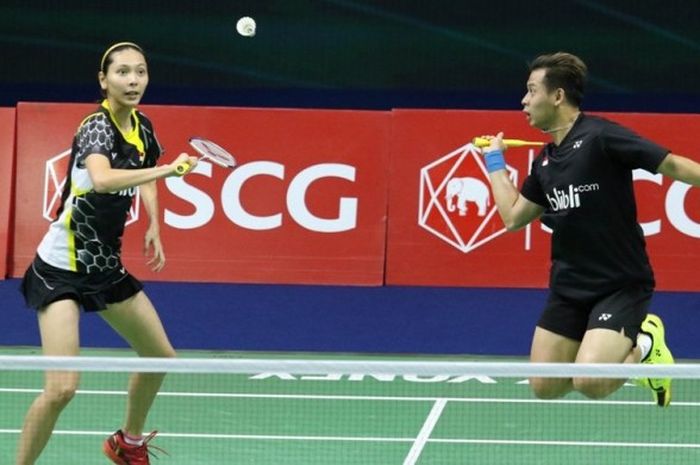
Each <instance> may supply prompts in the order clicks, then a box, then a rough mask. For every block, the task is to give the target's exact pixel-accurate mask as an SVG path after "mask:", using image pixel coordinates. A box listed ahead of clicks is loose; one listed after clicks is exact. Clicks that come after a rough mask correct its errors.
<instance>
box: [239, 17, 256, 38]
mask: <svg viewBox="0 0 700 465" xmlns="http://www.w3.org/2000/svg"><path fill="white" fill-rule="evenodd" d="M236 30H237V31H238V33H239V34H240V35H242V36H243V37H253V36H254V35H255V20H254V19H253V18H251V17H250V16H244V17H242V18H241V19H239V20H238V22H237V23H236Z"/></svg>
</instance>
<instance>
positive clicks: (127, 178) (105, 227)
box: [16, 42, 197, 465]
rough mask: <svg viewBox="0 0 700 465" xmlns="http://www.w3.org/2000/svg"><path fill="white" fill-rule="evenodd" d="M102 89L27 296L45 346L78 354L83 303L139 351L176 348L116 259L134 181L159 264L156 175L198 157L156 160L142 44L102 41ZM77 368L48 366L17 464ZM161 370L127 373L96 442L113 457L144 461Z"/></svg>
mask: <svg viewBox="0 0 700 465" xmlns="http://www.w3.org/2000/svg"><path fill="white" fill-rule="evenodd" d="M98 77H99V83H100V87H101V88H102V92H103V94H104V96H105V99H104V101H103V102H102V104H101V105H100V107H99V108H98V109H97V111H96V112H94V113H92V114H90V115H88V116H87V117H86V118H85V119H84V120H83V122H82V123H81V124H80V127H79V128H78V131H77V133H76V135H75V138H74V140H73V146H72V150H71V158H70V165H69V168H68V180H67V181H66V184H65V188H64V192H63V196H62V201H61V207H60V209H59V212H58V218H57V219H56V221H54V222H53V223H51V225H50V227H49V230H48V232H47V233H46V235H45V236H44V238H43V240H42V241H41V244H40V245H39V247H38V250H37V254H36V257H35V259H34V262H33V263H32V264H31V265H30V267H29V268H28V270H27V272H26V273H25V276H24V280H23V281H22V292H23V294H24V297H25V300H26V302H27V305H28V306H30V307H33V308H35V309H36V310H37V317H38V321H39V331H40V333H41V341H42V350H43V353H44V354H45V355H64V356H74V355H78V351H79V346H78V345H79V334H78V332H79V331H78V320H79V318H80V308H81V307H82V309H83V310H84V311H86V312H98V313H99V315H100V316H101V317H102V318H104V319H105V320H106V321H107V323H109V325H110V326H112V328H114V329H115V330H116V331H117V332H118V333H119V334H120V335H121V336H122V337H123V338H124V339H125V340H126V341H127V342H128V343H129V345H131V347H133V348H134V349H135V350H136V352H137V353H138V354H139V355H140V356H147V357H173V356H175V350H174V349H173V347H172V345H171V344H170V341H169V340H168V337H167V335H166V333H165V330H164V329H163V325H162V324H161V321H160V319H159V317H158V314H157V313H156V310H155V308H154V307H153V304H152V303H151V301H150V300H149V299H148V297H147V296H146V294H145V293H144V292H143V290H142V289H143V285H142V284H141V283H140V282H139V281H138V280H137V279H136V278H135V277H133V276H132V275H131V274H129V272H128V271H126V269H125V268H124V266H123V265H122V263H121V260H120V255H121V250H120V249H121V236H122V233H123V232H124V224H125V221H126V216H127V212H128V211H129V208H130V206H131V202H132V198H133V195H134V194H135V189H134V188H135V187H136V186H139V187H140V189H141V198H142V199H143V202H144V206H145V208H146V211H147V213H148V217H149V221H150V224H149V227H148V229H147V231H146V235H145V243H144V245H145V250H146V251H147V252H151V253H152V256H151V257H150V260H149V263H150V265H151V266H152V268H153V269H154V270H156V271H158V270H160V269H161V268H162V267H163V266H164V265H165V255H164V252H163V246H162V244H161V240H160V233H159V221H158V217H159V213H158V201H157V192H156V180H157V179H159V178H164V177H167V176H175V175H177V174H176V169H177V166H178V165H181V164H183V163H185V164H186V165H187V167H188V168H187V169H186V171H185V172H184V173H183V174H186V173H187V172H189V170H191V169H192V168H194V166H195V165H196V164H197V158H195V157H191V156H189V155H188V154H186V153H183V154H180V156H178V157H177V158H176V159H175V160H174V161H173V162H172V163H170V164H164V165H157V161H158V158H159V157H160V154H161V148H160V145H159V144H158V141H157V139H156V137H155V135H154V132H153V126H152V125H151V122H150V121H149V120H148V118H147V117H146V116H145V115H144V114H143V113H141V112H139V111H137V110H136V105H137V104H138V103H139V102H140V100H141V97H142V95H143V93H144V91H145V90H146V86H147V85H148V68H147V65H146V58H145V55H144V52H143V50H142V49H141V47H139V46H138V45H136V44H133V43H130V42H122V43H118V44H115V45H113V46H111V47H109V48H108V49H107V51H106V52H105V53H104V55H103V57H102V62H101V64H100V71H99V74H98ZM78 377H79V375H78V373H67V372H51V371H49V372H47V373H46V377H45V385H44V390H43V392H42V393H41V394H40V395H39V396H38V397H37V398H36V399H35V400H34V402H33V403H32V405H31V407H30V408H29V412H28V413H27V415H26V418H25V422H24V426H23V428H22V433H21V435H20V438H19V445H18V450H17V462H16V463H17V465H30V464H33V463H35V461H36V460H37V459H38V457H39V455H40V454H41V452H42V450H43V449H44V447H45V446H46V444H47V442H48V440H49V438H50V436H51V433H52V431H53V428H54V425H55V424H56V420H57V419H58V416H59V414H60V413H61V411H62V410H63V409H64V408H65V406H66V405H67V404H68V402H69V401H70V400H71V399H72V397H73V396H74V395H75V391H76V389H77V386H78ZM162 380H163V375H162V374H152V373H150V374H148V373H135V374H133V375H132V376H131V379H130V382H129V393H128V399H127V407H126V418H125V421H124V424H123V426H122V427H121V428H120V429H119V430H118V431H117V432H116V433H114V434H113V435H112V436H110V437H109V438H108V439H107V440H106V441H105V442H104V445H103V451H104V453H105V454H106V455H107V457H109V458H110V459H111V460H112V462H114V463H116V464H120V465H137V464H138V465H143V464H148V463H149V458H148V441H149V440H150V439H151V438H152V437H153V436H154V433H151V434H149V435H148V436H147V437H146V438H144V437H143V436H142V434H143V429H144V425H145V421H146V416H147V414H148V411H149V409H150V407H151V404H152V403H153V400H154V398H155V396H156V393H157V392H158V390H159V389H160V385H161V382H162Z"/></svg>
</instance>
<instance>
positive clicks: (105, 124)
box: [76, 113, 114, 168]
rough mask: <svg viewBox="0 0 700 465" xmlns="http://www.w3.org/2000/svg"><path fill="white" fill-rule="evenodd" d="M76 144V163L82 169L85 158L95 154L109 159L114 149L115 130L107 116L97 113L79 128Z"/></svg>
mask: <svg viewBox="0 0 700 465" xmlns="http://www.w3.org/2000/svg"><path fill="white" fill-rule="evenodd" d="M76 144H77V149H78V151H77V154H76V163H77V165H78V166H79V167H81V168H82V167H84V166H85V158H86V157H87V156H88V155H91V154H93V153H99V154H101V155H104V156H105V157H107V158H109V154H110V153H111V151H112V149H113V148H114V129H113V128H112V125H111V124H109V121H107V118H106V116H105V115H104V114H102V113H97V114H95V115H93V116H90V117H89V118H87V119H86V120H85V121H84V122H83V124H82V125H81V126H80V127H79V128H78V132H77V134H76Z"/></svg>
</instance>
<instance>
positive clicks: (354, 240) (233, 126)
mask: <svg viewBox="0 0 700 465" xmlns="http://www.w3.org/2000/svg"><path fill="white" fill-rule="evenodd" d="M95 108H96V105H75V104H33V103H21V104H20V105H19V106H18V109H17V121H18V134H17V168H18V169H17V199H16V204H17V209H16V212H17V221H16V222H15V226H16V231H15V253H14V262H13V263H12V269H11V270H10V272H11V273H12V275H14V276H19V275H21V274H22V273H23V272H24V269H25V267H26V266H27V264H28V263H29V262H30V261H31V259H32V258H33V256H34V253H35V250H36V247H37V245H38V243H39V241H40V240H41V237H42V236H43V234H44V232H45V231H46V228H47V227H48V223H49V220H50V219H51V218H52V217H53V212H55V209H56V207H57V206H58V201H59V197H60V190H61V187H62V183H63V181H64V180H65V174H66V168H67V164H68V156H69V149H70V144H71V140H72V137H73V134H74V133H75V130H76V128H77V127H78V124H79V123H80V121H81V120H82V118H83V117H84V116H85V115H87V114H88V113H89V112H91V111H93V110H94V109H95ZM141 110H142V111H144V112H145V113H146V114H147V115H148V117H149V118H150V119H151V120H152V121H153V123H154V126H155V129H156V133H157V136H158V139H159V141H160V142H161V144H162V145H163V147H164V148H165V149H166V154H165V155H163V159H162V161H163V162H168V161H170V160H172V159H173V158H174V157H175V156H176V155H177V154H179V153H180V152H183V151H184V152H189V153H190V154H194V151H193V150H192V149H191V147H190V146H189V145H188V140H189V138H190V137H192V136H202V137H206V138H208V139H210V140H212V141H214V142H216V143H217V144H219V145H221V146H222V147H224V148H226V149H227V150H229V151H230V152H231V153H232V154H233V155H234V156H235V157H236V159H237V162H238V166H237V167H236V168H235V169H234V170H232V171H231V170H228V169H226V168H221V167H218V166H212V164H211V163H209V162H206V161H201V162H200V163H199V165H198V166H197V167H196V169H195V171H194V172H193V173H191V174H189V175H187V176H185V177H183V178H168V179H166V180H165V181H164V182H159V200H160V207H161V213H162V218H161V220H162V221H161V238H162V240H163V243H164V247H165V254H166V257H167V265H166V267H165V269H164V270H163V271H162V272H160V273H158V274H156V273H153V272H151V271H150V270H148V269H147V268H146V266H145V260H144V257H143V255H142V241H143V235H144V232H145V229H146V226H147V224H146V223H147V221H146V219H145V218H144V217H145V212H144V211H143V208H142V207H141V206H140V205H139V204H138V203H135V204H134V206H133V207H132V212H131V215H130V218H129V220H128V226H127V228H126V233H125V237H124V247H123V255H122V258H123V262H124V263H125V265H126V266H127V267H128V268H129V270H130V271H131V272H133V273H134V274H136V275H137V276H139V277H140V278H142V279H149V280H175V281H179V280H182V281H199V282H202V281H209V282H248V283H299V284H303V283H314V284H356V285H381V284H382V283H383V274H384V250H385V231H386V204H387V193H386V170H387V165H388V144H389V134H390V132H389V131H390V129H391V127H390V126H391V125H390V118H391V114H390V113H388V112H369V111H326V110H286V109H239V108H216V107H174V106H148V105H144V106H142V108H141Z"/></svg>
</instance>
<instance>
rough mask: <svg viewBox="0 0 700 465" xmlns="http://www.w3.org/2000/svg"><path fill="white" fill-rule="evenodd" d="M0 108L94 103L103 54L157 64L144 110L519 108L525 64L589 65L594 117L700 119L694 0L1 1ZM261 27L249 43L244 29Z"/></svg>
mask: <svg viewBox="0 0 700 465" xmlns="http://www.w3.org/2000/svg"><path fill="white" fill-rule="evenodd" d="M0 5H1V6H0V57H2V60H0V62H2V64H3V72H2V73H0V105H14V103H15V102H17V101H20V100H32V101H37V100H41V101H92V100H95V99H97V98H98V97H99V94H98V92H97V90H98V89H97V84H96V73H97V68H98V64H99V59H100V57H101V54H102V52H103V51H104V49H105V48H106V47H107V46H108V45H109V44H111V43H113V42H115V41H122V40H131V41H136V42H138V43H139V44H141V45H142V46H143V47H144V48H145V49H146V50H147V52H148V55H149V60H150V67H151V77H152V83H151V87H150V90H149V92H148V93H147V94H146V98H145V100H144V103H163V104H194V105H229V106H282V107H324V108H376V109H387V108H395V107H432V108H518V106H519V101H520V98H521V95H522V93H523V89H524V80H525V77H526V74H527V71H526V63H527V62H528V61H530V60H532V59H533V58H534V57H535V56H536V55H538V54H539V53H542V52H551V51H557V50H566V51H570V52H573V53H576V54H579V55H580V56H581V57H582V58H584V60H585V61H586V62H587V63H588V65H589V68H590V85H589V89H588V91H589V92H588V96H587V100H586V102H585V105H584V107H585V108H587V109H589V110H619V111H659V112H670V111H672V112H697V111H699V110H700V77H699V76H700V2H697V1H695V0H676V1H673V0H664V1H662V0H615V1H602V0H600V1H597V0H563V1H562V0H538V1H536V2H532V1H530V2H525V1H521V0H508V1H505V0H492V1H490V2H483V1H474V0H461V1H458V0H437V1H424V0H401V1H399V0H393V1H391V0H385V1H369V0H357V1H346V0H239V1H221V0H215V1H211V0H210V1H194V0H170V1H158V0H151V1H138V2H136V1H132V0H123V1H118V2H117V1H79V0H51V1H36V0H28V1H21V0H3V1H2V2H0ZM244 15H249V16H252V17H254V18H255V19H256V20H257V23H258V34H257V36H256V37H255V38H253V39H248V38H243V37H241V36H239V35H237V34H236V32H235V22H236V19H237V18H239V17H241V16H244Z"/></svg>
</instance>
